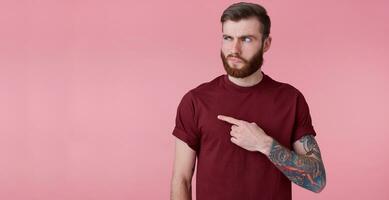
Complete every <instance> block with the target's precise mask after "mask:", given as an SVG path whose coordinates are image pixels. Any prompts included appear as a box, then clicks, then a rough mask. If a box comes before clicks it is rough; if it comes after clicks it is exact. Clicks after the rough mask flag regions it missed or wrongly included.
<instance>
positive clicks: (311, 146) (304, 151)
mask: <svg viewBox="0 0 389 200" xmlns="http://www.w3.org/2000/svg"><path fill="white" fill-rule="evenodd" d="M293 149H294V151H295V152H296V153H297V154H299V155H306V156H310V157H314V158H316V159H318V160H320V161H321V153H320V149H319V145H318V144H317V142H316V140H315V137H314V136H313V135H306V136H303V137H301V138H300V139H299V140H297V141H296V142H294V143H293Z"/></svg>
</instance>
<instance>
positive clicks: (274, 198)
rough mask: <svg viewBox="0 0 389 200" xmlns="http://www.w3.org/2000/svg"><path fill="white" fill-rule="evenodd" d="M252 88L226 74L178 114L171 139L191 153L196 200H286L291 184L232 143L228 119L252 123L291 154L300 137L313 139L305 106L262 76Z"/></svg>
mask: <svg viewBox="0 0 389 200" xmlns="http://www.w3.org/2000/svg"><path fill="white" fill-rule="evenodd" d="M262 74H263V75H264V76H263V79H262V80H261V81H260V82H259V83H258V84H256V85H254V86H250V87H242V86H238V85H236V84H234V83H233V82H231V81H230V80H229V79H228V76H227V75H226V74H224V75H221V76H219V77H217V78H215V79H214V80H212V81H210V82H207V83H203V84H201V85H199V86H198V87H196V88H194V89H192V90H190V91H189V92H187V93H186V94H185V95H184V96H183V98H182V100H181V102H180V104H179V106H178V109H177V116H176V125H175V128H174V130H173V135H174V136H176V137H177V138H179V139H181V140H182V141H184V142H185V143H187V144H188V146H189V147H190V148H192V149H193V150H195V151H196V155H197V159H198V160H197V174H196V177H197V179H196V189H197V190H196V196H197V200H267V199H268V200H270V199H271V200H288V199H291V198H292V195H291V182H290V181H289V179H288V178H287V177H286V176H285V175H283V174H282V172H281V171H280V170H278V169H277V168H276V167H275V165H274V164H273V163H272V162H271V161H270V160H269V159H268V158H267V157H266V156H265V155H263V154H262V153H260V152H257V151H256V152H252V151H248V150H245V149H243V148H241V147H239V146H237V145H236V144H234V143H232V142H231V140H230V138H231V135H230V130H231V124H228V123H226V122H224V121H221V120H219V119H217V115H219V114H221V115H227V116H231V117H234V118H236V119H241V120H245V121H248V122H255V123H256V124H257V125H258V126H259V127H261V128H262V129H263V130H264V131H265V133H266V134H268V135H270V136H271V137H273V138H274V139H275V140H277V141H278V142H279V143H280V144H282V145H283V146H285V147H287V148H289V149H291V150H292V148H293V146H292V145H293V143H294V142H295V141H296V140H298V139H300V138H301V137H302V136H304V135H308V134H311V135H314V136H315V135H316V133H315V131H314V128H313V126H312V122H311V117H310V113H309V108H308V105H307V102H306V101H305V98H304V96H303V95H302V93H301V92H300V91H299V90H297V89H296V88H294V87H293V86H291V85H289V84H286V83H281V82H278V81H275V80H273V79H272V78H270V77H269V76H268V75H266V74H265V73H263V72H262Z"/></svg>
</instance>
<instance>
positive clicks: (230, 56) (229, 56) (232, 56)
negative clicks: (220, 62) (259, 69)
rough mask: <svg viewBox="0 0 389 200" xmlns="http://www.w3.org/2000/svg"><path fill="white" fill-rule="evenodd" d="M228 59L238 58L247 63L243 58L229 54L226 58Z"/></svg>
mask: <svg viewBox="0 0 389 200" xmlns="http://www.w3.org/2000/svg"><path fill="white" fill-rule="evenodd" d="M226 58H227V59H228V58H237V59H239V60H242V61H244V62H247V61H246V60H245V59H243V58H242V57H240V56H239V55H238V54H228V55H227V56H226Z"/></svg>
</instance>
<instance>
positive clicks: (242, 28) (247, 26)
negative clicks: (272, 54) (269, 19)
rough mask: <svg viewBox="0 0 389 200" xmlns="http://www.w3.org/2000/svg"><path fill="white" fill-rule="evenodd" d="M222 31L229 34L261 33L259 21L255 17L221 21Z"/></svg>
mask: <svg viewBox="0 0 389 200" xmlns="http://www.w3.org/2000/svg"><path fill="white" fill-rule="evenodd" d="M222 29H223V30H222V31H223V33H224V34H227V35H231V36H239V35H257V36H259V35H261V32H260V30H261V23H260V22H259V21H258V20H257V19H256V18H253V17H252V18H248V19H241V20H239V21H236V22H235V21H231V20H227V21H225V22H224V23H223V28H222Z"/></svg>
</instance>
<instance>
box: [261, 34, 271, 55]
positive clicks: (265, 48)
mask: <svg viewBox="0 0 389 200" xmlns="http://www.w3.org/2000/svg"><path fill="white" fill-rule="evenodd" d="M271 39H272V38H271V36H270V35H269V36H268V37H267V38H266V39H265V41H264V44H263V52H266V51H268V50H269V49H270V45H271Z"/></svg>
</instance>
